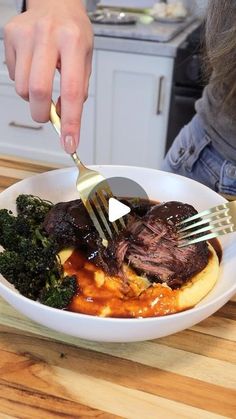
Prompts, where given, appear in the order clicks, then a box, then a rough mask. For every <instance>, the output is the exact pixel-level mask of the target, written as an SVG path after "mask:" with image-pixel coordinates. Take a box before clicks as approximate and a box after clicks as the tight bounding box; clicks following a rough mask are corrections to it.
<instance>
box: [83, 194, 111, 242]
mask: <svg viewBox="0 0 236 419" xmlns="http://www.w3.org/2000/svg"><path fill="white" fill-rule="evenodd" d="M84 205H85V207H86V210H87V211H88V213H89V216H90V218H91V220H92V222H93V224H94V225H95V227H96V229H97V231H98V234H99V236H100V237H101V239H102V240H107V238H106V236H105V234H104V231H103V229H102V227H101V225H100V224H99V222H98V219H97V217H96V214H95V212H94V210H93V208H92V206H91V204H90V202H89V201H88V200H87V201H86V202H85V203H84Z"/></svg>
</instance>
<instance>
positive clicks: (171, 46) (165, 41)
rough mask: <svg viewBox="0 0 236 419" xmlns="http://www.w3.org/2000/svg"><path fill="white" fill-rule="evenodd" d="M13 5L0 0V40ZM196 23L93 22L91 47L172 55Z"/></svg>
mask: <svg viewBox="0 0 236 419" xmlns="http://www.w3.org/2000/svg"><path fill="white" fill-rule="evenodd" d="M14 4H15V2H14V1H8V2H6V1H5V0H0V39H1V38H3V27H4V25H5V23H6V22H7V21H9V20H10V19H11V18H12V17H13V16H15V15H16V13H17V12H16V8H15V6H14ZM198 24H199V22H198V21H196V20H195V21H193V19H191V18H190V19H189V20H187V21H186V22H184V23H178V24H160V23H157V22H153V23H151V24H142V23H137V24H136V25H129V26H123V25H122V26H120V25H115V26H112V25H98V24H95V25H93V29H94V35H95V38H94V47H95V49H102V50H110V51H122V52H127V53H136V54H148V55H161V56H167V57H174V56H175V55H176V51H177V48H178V46H179V45H180V44H181V43H182V42H184V40H185V38H186V36H187V35H188V34H189V33H191V32H192V31H193V30H194V29H195V28H196V27H197V25H198ZM169 38H171V39H169ZM159 40H162V41H161V42H160V41H159Z"/></svg>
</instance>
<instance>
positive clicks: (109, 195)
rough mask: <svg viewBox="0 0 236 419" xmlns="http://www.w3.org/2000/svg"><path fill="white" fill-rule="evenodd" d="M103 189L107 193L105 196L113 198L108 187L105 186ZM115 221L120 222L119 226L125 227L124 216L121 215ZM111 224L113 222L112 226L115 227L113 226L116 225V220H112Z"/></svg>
mask: <svg viewBox="0 0 236 419" xmlns="http://www.w3.org/2000/svg"><path fill="white" fill-rule="evenodd" d="M104 190H105V192H106V194H107V196H108V197H109V198H113V195H112V193H111V190H110V188H109V187H107V186H105V187H104ZM105 205H107V201H106V202H105ZM107 213H108V205H107ZM117 222H120V224H121V226H122V227H123V228H124V227H125V222H124V218H123V217H121V218H119V219H118V220H117ZM112 224H113V226H114V228H115V226H117V224H116V222H115V221H114V222H113V223H112ZM117 228H118V227H117Z"/></svg>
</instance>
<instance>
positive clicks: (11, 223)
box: [0, 209, 32, 250]
mask: <svg viewBox="0 0 236 419" xmlns="http://www.w3.org/2000/svg"><path fill="white" fill-rule="evenodd" d="M31 234H32V232H31V227H30V225H29V223H28V221H27V220H26V219H24V218H22V217H21V216H18V217H14V215H13V214H12V212H11V211H8V210H6V209H2V210H0V245H1V246H3V247H4V248H5V249H9V250H17V249H18V247H19V245H20V242H21V240H22V239H25V238H29V237H30V236H31Z"/></svg>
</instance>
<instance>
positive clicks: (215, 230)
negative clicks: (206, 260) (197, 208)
mask: <svg viewBox="0 0 236 419" xmlns="http://www.w3.org/2000/svg"><path fill="white" fill-rule="evenodd" d="M177 228H178V241H179V244H178V247H184V246H188V245H189V244H193V243H198V242H201V241H204V240H209V239H213V238H214V237H218V236H222V235H224V234H228V233H233V232H234V231H236V201H232V202H226V203H225V204H221V205H217V206H216V207H212V208H210V209H208V210H205V211H202V212H199V213H198V214H195V215H193V216H192V217H189V218H187V219H185V220H183V221H181V222H180V223H178V224H177Z"/></svg>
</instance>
